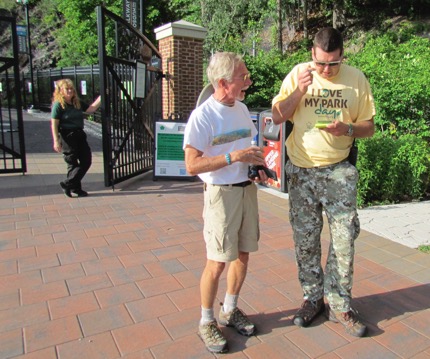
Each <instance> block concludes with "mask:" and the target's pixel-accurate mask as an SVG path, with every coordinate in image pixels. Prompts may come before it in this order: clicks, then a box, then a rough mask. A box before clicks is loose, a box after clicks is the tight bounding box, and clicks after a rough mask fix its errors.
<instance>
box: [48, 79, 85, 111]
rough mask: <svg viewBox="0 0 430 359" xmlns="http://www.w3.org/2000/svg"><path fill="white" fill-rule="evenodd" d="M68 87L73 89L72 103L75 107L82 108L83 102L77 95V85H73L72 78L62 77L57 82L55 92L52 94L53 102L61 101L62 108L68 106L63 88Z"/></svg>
mask: <svg viewBox="0 0 430 359" xmlns="http://www.w3.org/2000/svg"><path fill="white" fill-rule="evenodd" d="M67 88H71V89H73V97H72V105H73V106H74V107H75V108H77V109H80V108H81V102H80V101H79V98H78V96H77V95H76V89H75V86H74V85H73V82H72V80H70V79H61V80H58V81H56V82H55V90H54V94H53V95H52V103H54V102H59V103H60V105H61V107H62V108H66V101H65V100H64V96H63V94H62V92H61V90H62V89H67Z"/></svg>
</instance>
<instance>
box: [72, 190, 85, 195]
mask: <svg viewBox="0 0 430 359" xmlns="http://www.w3.org/2000/svg"><path fill="white" fill-rule="evenodd" d="M72 192H73V193H74V194H76V195H77V196H78V197H87V196H88V192H87V191H84V190H83V189H74V190H72Z"/></svg>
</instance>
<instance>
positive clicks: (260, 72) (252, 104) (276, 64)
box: [244, 49, 311, 108]
mask: <svg viewBox="0 0 430 359" xmlns="http://www.w3.org/2000/svg"><path fill="white" fill-rule="evenodd" d="M310 56H311V55H310V52H309V51H308V50H306V49H305V50H301V51H297V52H295V53H293V54H289V56H284V55H281V54H280V53H279V52H278V51H276V50H273V51H269V52H263V51H261V52H259V53H258V54H257V56H255V57H253V56H246V57H245V58H244V60H245V63H246V66H247V68H248V70H249V72H250V73H251V80H252V82H253V83H252V85H251V87H250V88H249V90H248V91H247V92H246V98H245V103H246V105H247V106H248V107H249V108H256V107H268V108H271V107H272V99H273V98H274V97H275V96H276V95H277V94H278V93H279V89H280V88H281V84H282V81H283V80H284V78H285V76H287V74H288V73H289V72H290V71H291V70H292V68H293V67H294V66H295V65H297V64H298V63H300V62H304V61H309V60H310V59H311V57H310Z"/></svg>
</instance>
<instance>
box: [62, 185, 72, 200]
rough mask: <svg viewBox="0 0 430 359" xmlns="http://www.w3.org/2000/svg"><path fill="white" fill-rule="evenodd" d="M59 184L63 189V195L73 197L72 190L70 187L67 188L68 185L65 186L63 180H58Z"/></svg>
mask: <svg viewBox="0 0 430 359" xmlns="http://www.w3.org/2000/svg"><path fill="white" fill-rule="evenodd" d="M60 186H61V189H62V190H63V192H64V195H65V196H66V197H69V198H73V196H72V191H71V190H70V188H68V187H67V186H66V184H65V183H64V182H60Z"/></svg>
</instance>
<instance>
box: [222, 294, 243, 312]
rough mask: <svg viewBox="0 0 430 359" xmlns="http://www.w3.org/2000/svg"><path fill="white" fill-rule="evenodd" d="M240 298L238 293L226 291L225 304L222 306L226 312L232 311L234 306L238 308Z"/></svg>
mask: <svg viewBox="0 0 430 359" xmlns="http://www.w3.org/2000/svg"><path fill="white" fill-rule="evenodd" d="M238 300H239V296H238V295H233V294H228V293H225V298H224V304H223V306H222V309H223V311H224V313H228V312H231V311H232V310H233V309H234V308H236V307H237V301H238Z"/></svg>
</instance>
